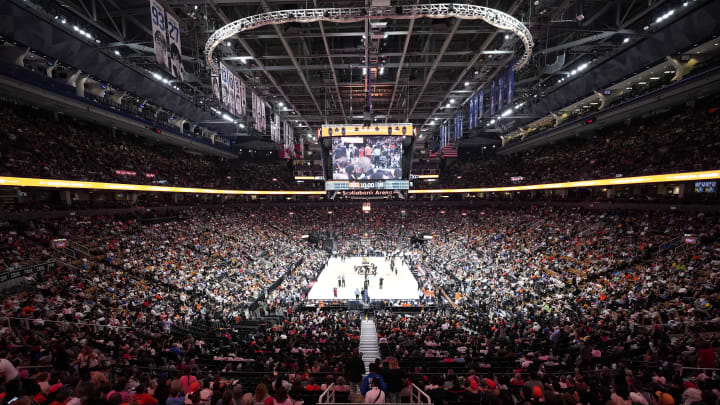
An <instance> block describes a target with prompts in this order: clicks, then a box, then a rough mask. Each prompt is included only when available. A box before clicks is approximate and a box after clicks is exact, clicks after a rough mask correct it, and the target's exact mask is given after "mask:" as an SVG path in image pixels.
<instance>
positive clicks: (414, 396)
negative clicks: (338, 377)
mask: <svg viewBox="0 0 720 405" xmlns="http://www.w3.org/2000/svg"><path fill="white" fill-rule="evenodd" d="M385 403H387V402H383V403H382V404H385ZM410 403H411V404H432V401H431V400H430V396H429V395H428V394H426V393H425V392H424V391H423V390H421V389H420V387H418V386H417V385H415V384H412V385H411V386H410ZM318 404H345V402H335V384H334V383H333V384H330V386H328V387H327V389H326V390H325V391H324V392H323V393H322V394H321V395H320V398H318ZM378 404H381V403H378Z"/></svg>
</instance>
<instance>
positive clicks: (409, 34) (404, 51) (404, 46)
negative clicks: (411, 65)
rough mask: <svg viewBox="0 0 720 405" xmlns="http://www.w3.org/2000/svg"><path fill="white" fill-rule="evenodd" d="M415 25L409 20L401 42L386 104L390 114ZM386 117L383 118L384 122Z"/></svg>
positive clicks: (413, 21)
mask: <svg viewBox="0 0 720 405" xmlns="http://www.w3.org/2000/svg"><path fill="white" fill-rule="evenodd" d="M414 26H415V20H410V26H409V27H408V31H407V32H408V33H407V36H405V44H403V51H402V56H400V66H398V69H397V73H396V74H395V84H394V85H393V91H392V96H390V105H388V112H387V115H388V116H390V113H391V112H392V107H393V102H394V101H395V93H397V88H398V83H400V75H401V74H402V67H403V63H405V55H406V54H407V50H408V45H410V37H412V32H413V27H414ZM387 121H388V118H385V122H387Z"/></svg>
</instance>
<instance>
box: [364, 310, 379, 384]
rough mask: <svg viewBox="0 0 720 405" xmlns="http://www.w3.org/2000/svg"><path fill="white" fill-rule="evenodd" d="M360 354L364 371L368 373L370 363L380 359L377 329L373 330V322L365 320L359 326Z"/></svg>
mask: <svg viewBox="0 0 720 405" xmlns="http://www.w3.org/2000/svg"><path fill="white" fill-rule="evenodd" d="M360 353H361V354H362V359H363V362H364V363H365V370H366V371H368V366H369V365H370V363H372V362H373V361H375V359H376V358H378V357H380V346H379V345H378V337H377V329H375V322H374V321H372V320H368V319H365V320H363V321H362V323H361V325H360Z"/></svg>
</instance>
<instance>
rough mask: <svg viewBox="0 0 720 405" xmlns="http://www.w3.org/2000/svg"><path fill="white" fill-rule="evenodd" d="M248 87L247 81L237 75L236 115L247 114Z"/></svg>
mask: <svg viewBox="0 0 720 405" xmlns="http://www.w3.org/2000/svg"><path fill="white" fill-rule="evenodd" d="M246 89H247V87H246V86H245V82H244V81H242V80H240V78H239V77H237V76H235V115H237V116H238V117H242V116H245V114H246V113H247V99H246V98H245V91H246Z"/></svg>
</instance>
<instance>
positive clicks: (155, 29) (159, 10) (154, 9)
mask: <svg viewBox="0 0 720 405" xmlns="http://www.w3.org/2000/svg"><path fill="white" fill-rule="evenodd" d="M150 21H151V23H152V34H153V46H154V48H155V61H157V63H159V64H160V65H162V66H163V67H164V68H165V70H169V66H168V43H167V35H166V28H165V27H166V25H167V24H166V21H165V8H164V7H163V6H161V5H160V4H159V3H158V2H157V1H156V0H150Z"/></svg>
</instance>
